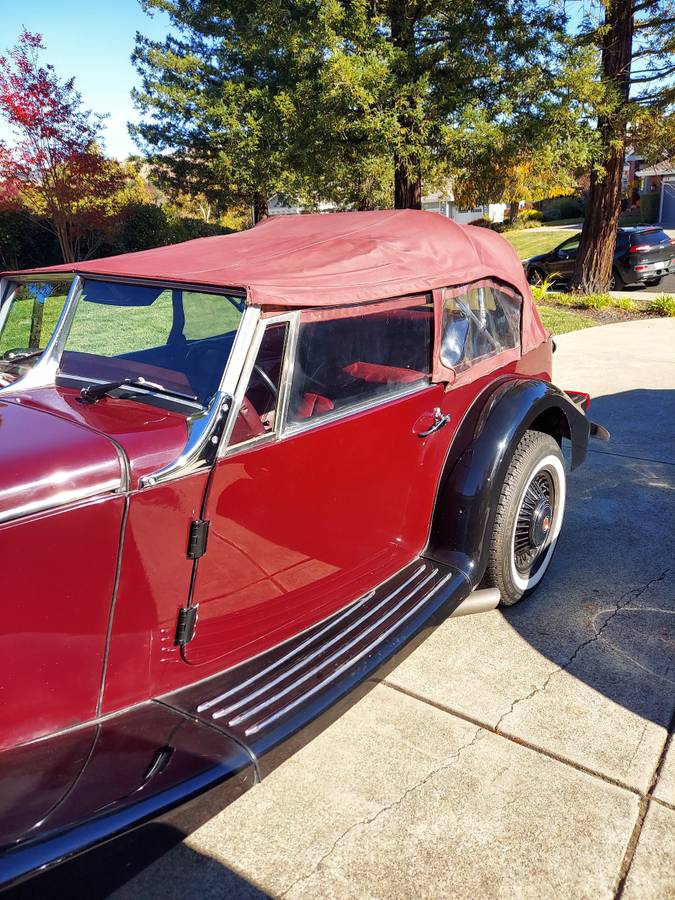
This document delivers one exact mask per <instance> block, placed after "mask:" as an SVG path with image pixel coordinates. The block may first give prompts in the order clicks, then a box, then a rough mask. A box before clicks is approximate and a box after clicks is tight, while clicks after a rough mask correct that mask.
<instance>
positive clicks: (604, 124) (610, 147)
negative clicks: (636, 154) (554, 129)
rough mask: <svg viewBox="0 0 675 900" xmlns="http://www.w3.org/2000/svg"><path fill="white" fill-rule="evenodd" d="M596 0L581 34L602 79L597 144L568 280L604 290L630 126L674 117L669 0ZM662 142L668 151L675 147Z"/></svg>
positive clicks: (673, 19) (673, 16) (673, 28)
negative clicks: (596, 54) (593, 48)
mask: <svg viewBox="0 0 675 900" xmlns="http://www.w3.org/2000/svg"><path fill="white" fill-rule="evenodd" d="M601 6H602V16H601V21H600V22H599V23H596V24H595V26H594V27H587V28H586V29H585V31H584V33H583V34H582V35H581V38H580V40H581V41H582V42H584V43H592V42H595V43H596V44H597V45H598V47H599V49H600V79H601V82H602V84H603V85H604V87H605V95H604V97H603V99H602V102H601V104H600V106H599V109H598V115H597V126H596V127H597V133H598V138H599V147H600V152H599V153H598V155H597V157H596V158H595V159H594V161H593V163H592V166H591V171H590V190H589V194H588V203H587V207H586V217H585V219H584V225H583V229H582V232H581V243H580V245H579V250H578V251H577V256H576V265H575V270H574V275H573V277H572V287H574V288H577V289H580V290H584V291H605V290H607V288H608V287H609V285H610V281H611V277H612V261H613V257H614V248H615V244H616V232H617V227H618V222H619V214H620V207H621V190H622V174H623V164H624V154H625V148H626V140H627V134H628V131H629V128H630V130H631V132H633V135H634V136H638V135H639V134H640V132H643V133H645V134H647V135H649V134H650V133H651V134H654V133H655V132H660V131H661V130H662V129H663V123H664V122H665V121H667V120H669V119H670V120H672V115H673V101H674V100H675V89H674V87H673V76H674V75H675V6H674V5H673V3H672V0H602V4H601ZM669 133H670V134H672V132H669ZM648 142H649V138H648V139H647V141H646V142H645V143H648ZM662 149H663V152H664V153H667V152H668V151H670V152H673V151H674V150H675V147H666V146H664V147H663V148H662Z"/></svg>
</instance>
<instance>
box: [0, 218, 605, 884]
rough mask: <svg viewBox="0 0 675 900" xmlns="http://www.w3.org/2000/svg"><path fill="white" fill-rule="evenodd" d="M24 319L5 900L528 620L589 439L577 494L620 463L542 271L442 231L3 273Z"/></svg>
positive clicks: (217, 797) (4, 666) (3, 532)
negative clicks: (419, 650) (602, 454)
mask: <svg viewBox="0 0 675 900" xmlns="http://www.w3.org/2000/svg"><path fill="white" fill-rule="evenodd" d="M0 300H1V304H2V305H1V307H0V385H1V387H0V455H1V457H2V462H1V465H0V548H1V550H2V568H3V574H2V585H3V600H4V602H3V626H2V630H1V632H0V646H1V648H2V652H1V654H0V697H1V700H2V710H3V715H2V720H1V722H0V846H1V847H2V848H3V849H2V853H1V854H0V883H3V884H12V883H17V882H19V881H21V880H22V879H25V878H27V877H29V876H30V875H31V874H33V873H35V872H37V871H40V870H41V869H44V868H46V867H49V866H52V865H54V864H56V863H59V862H61V861H63V860H66V859H68V858H70V857H71V856H73V855H75V854H78V853H81V852H82V851H85V850H87V849H89V848H92V847H95V846H97V845H100V844H101V843H102V842H105V841H108V840H110V839H112V838H114V837H116V836H118V835H120V834H122V833H125V832H127V831H129V830H130V829H133V828H135V827H137V826H140V825H142V824H144V823H147V822H150V821H162V822H165V821H171V822H173V823H176V824H177V827H181V828H187V827H192V826H188V825H184V824H181V823H182V822H183V818H182V817H183V815H184V814H186V815H187V813H188V812H189V817H190V822H194V821H197V820H198V819H199V810H200V809H207V807H208V809H209V810H210V811H211V814H212V813H213V809H214V803H215V807H216V808H217V807H218V806H219V805H220V806H222V805H224V804H226V803H228V802H230V801H231V800H233V799H235V798H236V797H238V796H239V795H240V794H241V793H242V792H243V791H245V790H246V789H248V788H249V787H251V786H253V785H254V784H256V783H257V782H258V781H260V779H261V778H262V777H264V776H265V774H266V773H268V772H269V771H270V770H271V769H272V768H274V767H275V766H277V765H278V764H279V763H280V762H281V761H282V760H283V759H284V758H286V757H287V756H288V754H289V753H291V752H293V750H294V749H295V748H297V747H298V746H300V745H301V744H302V743H303V742H304V741H306V740H308V739H309V738H311V736H312V735H313V734H315V733H316V732H317V730H318V729H320V728H322V727H324V726H325V725H326V724H327V723H328V722H330V721H331V720H332V719H333V718H334V717H335V716H337V715H339V714H340V712H341V711H342V710H343V709H344V708H345V707H346V706H347V705H348V704H349V703H351V702H353V701H354V699H356V698H357V697H359V696H360V695H361V694H362V693H363V692H364V691H366V690H368V689H369V687H370V686H371V685H372V679H373V677H374V675H375V673H378V672H379V673H380V674H381V673H382V672H386V671H387V670H388V669H390V668H391V667H393V666H394V665H395V664H396V663H397V661H398V660H400V659H401V658H402V656H403V655H405V654H407V653H409V652H410V651H411V650H412V649H413V648H414V647H415V646H417V645H418V644H419V643H420V641H421V640H422V639H423V638H424V637H425V636H426V635H427V634H428V633H429V631H430V630H431V629H432V628H433V627H434V626H435V625H437V624H438V623H439V622H441V621H442V620H444V619H445V618H447V617H448V616H455V615H464V614H467V613H472V612H480V611H483V610H489V609H494V608H495V607H496V606H497V604H498V603H499V602H501V603H502V604H505V605H509V604H513V603H515V602H517V601H518V600H520V599H521V598H523V597H525V596H526V595H528V594H530V593H531V592H532V591H533V590H534V589H535V588H536V587H537V585H538V584H539V583H540V582H541V579H542V578H543V576H544V574H545V572H546V570H547V569H548V567H549V564H550V562H551V558H552V556H553V552H554V549H555V546H556V542H557V539H558V536H559V534H560V530H561V527H562V522H563V514H564V509H565V492H566V475H565V466H564V464H563V455H562V451H561V447H562V445H563V441H564V440H568V441H569V442H570V444H571V452H570V460H571V467H572V468H575V467H576V466H578V465H579V464H580V463H581V462H582V461H583V459H584V457H585V454H586V451H587V444H588V440H589V436H591V435H596V436H598V437H601V438H607V437H608V435H607V433H606V432H605V431H604V429H602V427H601V426H596V425H593V424H592V423H591V422H590V421H589V419H588V418H587V415H586V412H587V409H588V404H589V398H588V396H587V395H586V394H583V393H579V392H569V391H568V392H565V391H564V390H561V389H560V388H558V387H555V386H554V385H553V384H552V381H551V362H552V349H553V348H552V340H551V338H550V335H549V334H548V332H547V331H546V330H545V329H544V328H543V326H542V323H541V320H540V318H539V315H538V313H537V309H536V307H535V305H534V303H533V301H532V298H531V294H530V291H529V286H528V283H527V280H526V277H525V273H524V272H523V268H522V265H521V263H520V261H519V260H518V258H517V256H516V254H515V253H514V251H513V250H512V249H511V248H510V246H509V245H508V244H507V243H506V241H504V239H503V238H501V237H500V236H499V235H497V234H495V233H493V232H491V231H488V230H485V229H479V228H475V227H474V228H472V227H470V226H466V227H465V226H460V225H458V224H456V223H454V222H452V221H450V220H448V219H444V218H442V217H440V216H438V215H434V214H432V213H426V212H417V211H383V212H364V213H336V214H331V215H308V216H298V217H288V218H283V219H276V220H269V221H266V222H264V223H262V224H260V225H258V226H256V227H255V228H253V229H250V230H247V231H243V232H240V233H236V234H231V235H227V236H216V237H209V238H203V239H199V240H194V241H189V242H186V243H183V244H178V245H176V246H170V247H161V248H158V249H154V250H147V251H141V252H137V253H131V254H127V255H122V256H116V257H109V258H105V259H97V260H93V261H88V262H81V263H73V264H68V265H61V266H54V267H50V268H44V269H37V270H33V271H23V272H13V273H5V275H4V277H3V280H2V294H1V296H0ZM207 797H208V798H209V803H208V804H207V803H206V798H207ZM202 803H203V805H202ZM195 817H196V818H195Z"/></svg>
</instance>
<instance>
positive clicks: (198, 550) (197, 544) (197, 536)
mask: <svg viewBox="0 0 675 900" xmlns="http://www.w3.org/2000/svg"><path fill="white" fill-rule="evenodd" d="M208 537H209V523H208V522H207V521H206V520H205V519H195V521H194V522H192V523H191V524H190V534H189V536H188V547H187V556H188V559H199V557H200V556H203V555H204V554H205V553H206V542H207V541H208Z"/></svg>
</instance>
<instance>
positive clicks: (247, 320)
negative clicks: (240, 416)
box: [140, 306, 260, 488]
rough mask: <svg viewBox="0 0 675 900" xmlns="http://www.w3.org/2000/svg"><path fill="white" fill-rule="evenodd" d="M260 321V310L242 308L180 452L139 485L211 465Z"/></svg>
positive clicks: (231, 418) (227, 427) (231, 413)
mask: <svg viewBox="0 0 675 900" xmlns="http://www.w3.org/2000/svg"><path fill="white" fill-rule="evenodd" d="M259 321H260V310H259V309H258V308H257V307H255V306H247V307H245V309H244V313H243V315H242V317H241V321H240V322H239V328H238V329H237V333H236V335H235V338H234V343H233V345H232V351H231V353H230V356H229V359H228V361H227V364H226V366H225V370H224V372H223V376H222V378H221V380H220V386H219V388H218V390H217V391H216V393H215V394H214V395H213V397H212V399H211V403H210V404H209V406H208V408H207V409H206V410H205V411H204V412H203V413H202V414H200V415H196V416H193V417H192V418H189V419H188V421H187V428H188V436H187V440H186V442H185V446H184V448H183V450H182V451H181V453H180V455H179V456H178V457H177V458H176V459H175V460H173V462H170V463H168V465H166V466H164V467H163V468H161V469H157V470H156V471H155V472H151V473H150V474H148V475H144V476H143V477H142V478H141V480H140V487H141V488H145V487H152V486H153V485H155V484H161V483H162V482H165V481H171V480H173V479H174V478H182V477H183V476H184V475H191V474H192V473H193V472H198V471H200V470H201V469H205V468H207V467H209V466H210V465H211V464H212V462H213V457H214V456H215V454H214V452H213V451H214V450H216V445H218V447H220V446H222V437H224V435H225V433H226V432H227V431H231V429H232V423H233V421H234V410H233V408H232V405H233V403H232V398H233V397H234V395H235V391H236V388H237V384H238V382H239V379H240V377H241V371H242V369H243V367H244V365H245V364H246V361H247V359H248V356H249V353H250V347H251V342H252V341H253V340H254V338H255V336H256V333H257V329H258V326H259Z"/></svg>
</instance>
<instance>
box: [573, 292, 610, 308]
mask: <svg viewBox="0 0 675 900" xmlns="http://www.w3.org/2000/svg"><path fill="white" fill-rule="evenodd" d="M612 303H613V299H612V297H611V296H610V295H609V294H580V295H578V296H575V297H574V303H573V305H574V306H576V307H578V308H579V309H605V308H606V307H607V306H611V305H612Z"/></svg>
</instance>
